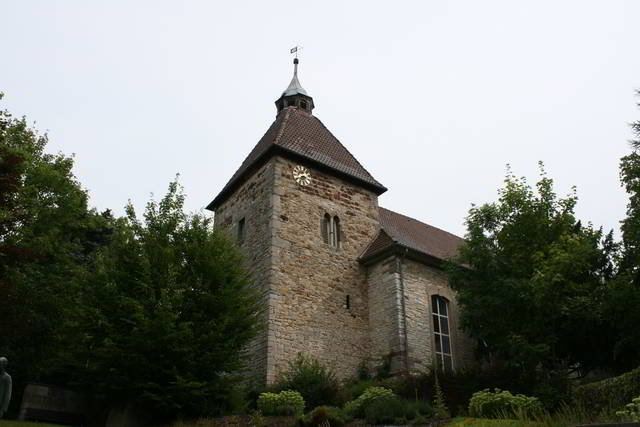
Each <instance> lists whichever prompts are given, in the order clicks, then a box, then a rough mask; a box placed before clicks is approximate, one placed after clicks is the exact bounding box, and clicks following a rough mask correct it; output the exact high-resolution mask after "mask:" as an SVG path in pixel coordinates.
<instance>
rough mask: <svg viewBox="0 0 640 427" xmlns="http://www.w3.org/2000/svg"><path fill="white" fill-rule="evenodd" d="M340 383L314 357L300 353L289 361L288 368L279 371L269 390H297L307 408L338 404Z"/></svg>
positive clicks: (331, 372)
mask: <svg viewBox="0 0 640 427" xmlns="http://www.w3.org/2000/svg"><path fill="white" fill-rule="evenodd" d="M339 389H340V385H339V384H338V381H337V379H336V376H335V374H334V373H333V371H331V370H330V369H329V368H327V367H326V366H324V365H322V364H321V363H320V362H318V361H317V360H316V359H313V358H311V357H306V356H304V355H303V354H301V353H298V356H297V357H296V359H295V360H293V361H291V362H289V367H288V369H287V370H286V371H285V372H283V373H281V374H280V375H279V377H278V379H277V381H276V384H275V385H274V386H273V387H271V391H275V392H278V391H282V390H298V391H299V392H300V394H302V397H303V398H304V401H305V402H306V403H307V405H308V407H309V408H316V407H318V406H322V405H333V406H335V405H339V404H340V403H341V402H340V397H339Z"/></svg>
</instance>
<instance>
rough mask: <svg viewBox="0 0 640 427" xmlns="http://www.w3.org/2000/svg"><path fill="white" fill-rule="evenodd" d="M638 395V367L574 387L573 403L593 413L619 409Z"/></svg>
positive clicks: (639, 381)
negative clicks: (615, 375) (621, 373)
mask: <svg viewBox="0 0 640 427" xmlns="http://www.w3.org/2000/svg"><path fill="white" fill-rule="evenodd" d="M638 395H640V368H636V369H634V370H633V371H630V372H627V373H626V374H623V375H620V376H617V377H614V378H608V379H606V380H603V381H598V382H594V383H590V384H585V385H581V386H579V387H576V388H575V390H574V393H573V399H574V403H575V404H577V405H580V406H582V407H584V408H587V409H589V410H591V411H592V412H594V413H597V412H600V411H606V410H608V409H619V408H622V407H623V406H624V405H625V404H627V403H628V402H630V401H631V400H632V399H633V398H634V397H636V396H638Z"/></svg>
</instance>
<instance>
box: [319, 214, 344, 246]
mask: <svg viewBox="0 0 640 427" xmlns="http://www.w3.org/2000/svg"><path fill="white" fill-rule="evenodd" d="M320 233H321V234H322V241H323V242H325V243H326V244H328V245H329V246H333V247H334V248H339V247H340V218H338V217H337V216H334V217H331V215H329V214H324V217H323V218H322V224H321V225H320Z"/></svg>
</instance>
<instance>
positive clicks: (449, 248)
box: [360, 207, 464, 261]
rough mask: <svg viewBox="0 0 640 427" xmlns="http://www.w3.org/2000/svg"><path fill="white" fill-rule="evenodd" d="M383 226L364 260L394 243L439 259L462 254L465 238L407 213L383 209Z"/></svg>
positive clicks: (381, 213)
mask: <svg viewBox="0 0 640 427" xmlns="http://www.w3.org/2000/svg"><path fill="white" fill-rule="evenodd" d="M379 212H380V227H381V230H380V231H379V232H378V234H377V235H376V237H375V238H374V239H373V240H372V241H371V243H369V246H367V248H366V249H365V251H364V253H363V254H362V255H361V256H360V259H361V260H362V261H366V260H368V259H371V258H374V257H375V256H376V255H379V254H380V253H382V252H383V251H385V250H387V249H389V248H392V247H394V246H400V247H404V248H408V249H411V250H413V251H416V252H418V253H421V254H424V255H427V256H429V257H432V258H434V259H437V260H446V259H448V258H450V257H453V256H455V255H456V254H457V253H458V248H459V247H460V245H461V244H462V243H464V239H462V238H460V237H458V236H456V235H454V234H451V233H449V232H446V231H444V230H440V229H439V228H436V227H433V226H431V225H429V224H425V223H423V222H420V221H418V220H417V219H413V218H410V217H408V216H405V215H401V214H399V213H396V212H393V211H390V210H388V209H385V208H382V207H381V208H379Z"/></svg>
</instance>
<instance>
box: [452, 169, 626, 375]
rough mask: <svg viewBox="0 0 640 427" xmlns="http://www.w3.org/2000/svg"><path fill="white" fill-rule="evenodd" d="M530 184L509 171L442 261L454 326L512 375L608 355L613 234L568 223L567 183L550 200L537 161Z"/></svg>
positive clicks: (589, 363) (599, 362)
mask: <svg viewBox="0 0 640 427" xmlns="http://www.w3.org/2000/svg"><path fill="white" fill-rule="evenodd" d="M540 170H541V179H540V180H539V181H538V182H537V184H536V188H535V190H534V189H532V188H531V187H530V186H529V185H528V184H527V182H526V180H525V179H524V178H516V177H515V176H514V175H513V174H512V173H511V172H510V171H508V174H507V177H506V179H505V187H504V188H503V189H502V190H500V191H499V200H498V201H497V202H496V203H489V204H484V205H482V206H474V207H472V208H471V210H470V211H469V215H468V217H467V220H466V224H467V234H466V242H465V244H464V245H463V246H462V248H461V249H460V252H459V256H458V257H457V258H456V259H454V260H452V261H453V262H451V263H450V264H449V274H450V284H451V286H452V287H453V288H454V289H455V290H456V291H457V292H458V302H459V304H460V306H461V321H462V326H463V327H464V328H465V329H466V330H467V331H468V332H469V334H470V335H471V336H473V337H474V338H476V339H477V342H478V343H479V349H480V350H482V354H483V355H484V356H488V355H493V356H496V357H497V358H499V359H502V360H504V361H505V362H506V364H507V367H510V368H513V369H514V371H515V372H519V373H521V374H522V375H528V374H530V373H532V372H534V371H535V370H536V369H538V368H539V367H545V368H547V369H548V370H552V369H555V368H557V367H559V366H565V367H573V368H576V369H578V370H579V371H580V372H581V373H585V372H587V371H589V370H590V369H592V368H594V367H599V366H603V365H607V364H609V363H610V362H611V360H610V359H611V347H612V345H613V344H612V343H611V339H610V338H609V329H610V327H609V325H608V323H607V321H606V319H605V318H604V316H603V299H604V297H605V294H606V290H607V283H608V280H609V279H610V278H611V276H612V274H613V272H614V265H613V254H614V252H615V244H613V238H612V234H611V233H609V234H608V235H607V236H604V237H603V235H602V231H601V230H595V229H594V228H593V227H592V226H591V225H587V226H585V225H583V224H582V223H581V222H580V221H578V220H576V218H575V216H574V208H575V205H576V202H577V197H576V195H575V189H574V190H573V192H572V194H570V195H568V196H567V197H566V198H557V197H556V194H555V193H554V191H553V181H552V180H551V179H550V178H549V177H547V175H546V173H545V171H544V168H543V165H542V164H540Z"/></svg>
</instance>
